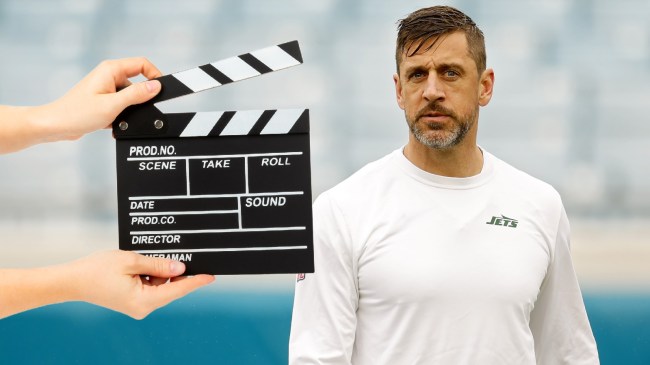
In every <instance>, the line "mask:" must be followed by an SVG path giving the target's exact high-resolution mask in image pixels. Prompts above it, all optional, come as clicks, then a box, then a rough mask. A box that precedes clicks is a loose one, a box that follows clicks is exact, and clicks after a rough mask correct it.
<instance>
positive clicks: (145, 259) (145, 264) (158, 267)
mask: <svg viewBox="0 0 650 365" xmlns="http://www.w3.org/2000/svg"><path fill="white" fill-rule="evenodd" d="M138 256H139V257H138V259H137V260H136V262H135V265H134V266H133V268H132V271H133V272H132V274H133V275H149V276H155V277H157V278H173V277H176V276H179V275H181V274H182V273H184V272H185V264H183V263H182V262H179V261H174V260H170V259H164V258H159V257H149V256H144V255H138Z"/></svg>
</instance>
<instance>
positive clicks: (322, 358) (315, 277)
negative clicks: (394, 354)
mask: <svg viewBox="0 0 650 365" xmlns="http://www.w3.org/2000/svg"><path fill="white" fill-rule="evenodd" d="M326 194H327V193H325V194H323V195H321V196H320V197H319V198H318V199H317V200H316V202H315V203H314V207H313V212H314V263H315V273H314V274H306V275H305V276H304V279H300V276H299V279H298V280H297V281H296V288H295V297H294V306H293V316H292V320H291V336H290V339H289V364H292V365H298V364H300V365H306V364H350V362H351V357H352V349H353V347H354V338H355V332H356V323H357V319H356V310H357V306H358V299H359V296H358V290H357V279H356V278H357V275H356V264H355V259H354V254H353V250H352V246H351V242H350V241H351V240H350V236H349V232H348V230H347V228H346V224H345V220H344V219H343V217H342V215H341V213H340V211H339V210H338V209H337V208H336V207H334V205H333V203H332V202H331V200H330V199H328V198H327V195H326Z"/></svg>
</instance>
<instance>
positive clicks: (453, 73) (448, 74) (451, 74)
mask: <svg viewBox="0 0 650 365" xmlns="http://www.w3.org/2000/svg"><path fill="white" fill-rule="evenodd" d="M445 77H447V78H450V79H453V78H456V77H458V72H456V71H454V70H447V71H445Z"/></svg>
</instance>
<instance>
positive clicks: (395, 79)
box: [393, 73, 404, 110]
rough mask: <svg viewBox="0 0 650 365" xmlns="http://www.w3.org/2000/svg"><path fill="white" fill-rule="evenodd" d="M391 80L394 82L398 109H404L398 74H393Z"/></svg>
mask: <svg viewBox="0 0 650 365" xmlns="http://www.w3.org/2000/svg"><path fill="white" fill-rule="evenodd" d="M393 82H395V96H396V97H397V105H399V107H400V109H402V110H404V100H403V98H402V84H401V83H400V80H399V75H398V74H396V73H395V74H393Z"/></svg>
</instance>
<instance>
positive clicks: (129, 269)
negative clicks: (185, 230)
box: [0, 250, 214, 319]
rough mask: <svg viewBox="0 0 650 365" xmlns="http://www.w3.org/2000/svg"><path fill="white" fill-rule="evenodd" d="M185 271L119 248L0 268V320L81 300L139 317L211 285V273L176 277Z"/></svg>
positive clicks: (171, 263)
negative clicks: (64, 260)
mask: <svg viewBox="0 0 650 365" xmlns="http://www.w3.org/2000/svg"><path fill="white" fill-rule="evenodd" d="M184 271H185V265H184V264H183V263H181V262H176V261H172V260H169V259H164V258H153V257H146V256H142V255H139V254H137V253H134V252H126V251H118V250H115V251H106V252H99V253H95V254H93V255H90V256H87V257H85V258H83V259H80V260H77V261H73V262H70V263H67V264H63V265H57V266H48V267H43V268H35V269H0V293H1V295H0V318H4V317H7V316H10V315H13V314H16V313H19V312H22V311H26V310H29V309H33V308H37V307H41V306H44V305H47V304H54V303H61V302H67V301H85V302H89V303H93V304H97V305H100V306H102V307H106V308H109V309H112V310H115V311H118V312H121V313H124V314H126V315H129V316H131V317H133V318H136V319H142V318H144V317H146V316H147V315H148V314H149V313H151V312H152V311H154V310H155V309H157V308H159V307H162V306H164V305H166V304H168V303H169V302H171V301H173V300H175V299H178V298H180V297H182V296H184V295H186V294H188V293H190V292H192V291H193V290H195V289H197V288H199V287H201V286H203V285H206V284H209V283H211V282H212V281H214V277H213V276H212V275H196V276H193V277H183V278H179V277H178V276H179V275H181V274H183V272H184ZM140 275H148V276H149V278H148V279H147V278H144V277H141V276H140ZM170 278H171V280H169V282H168V279H170ZM178 279H183V280H178Z"/></svg>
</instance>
